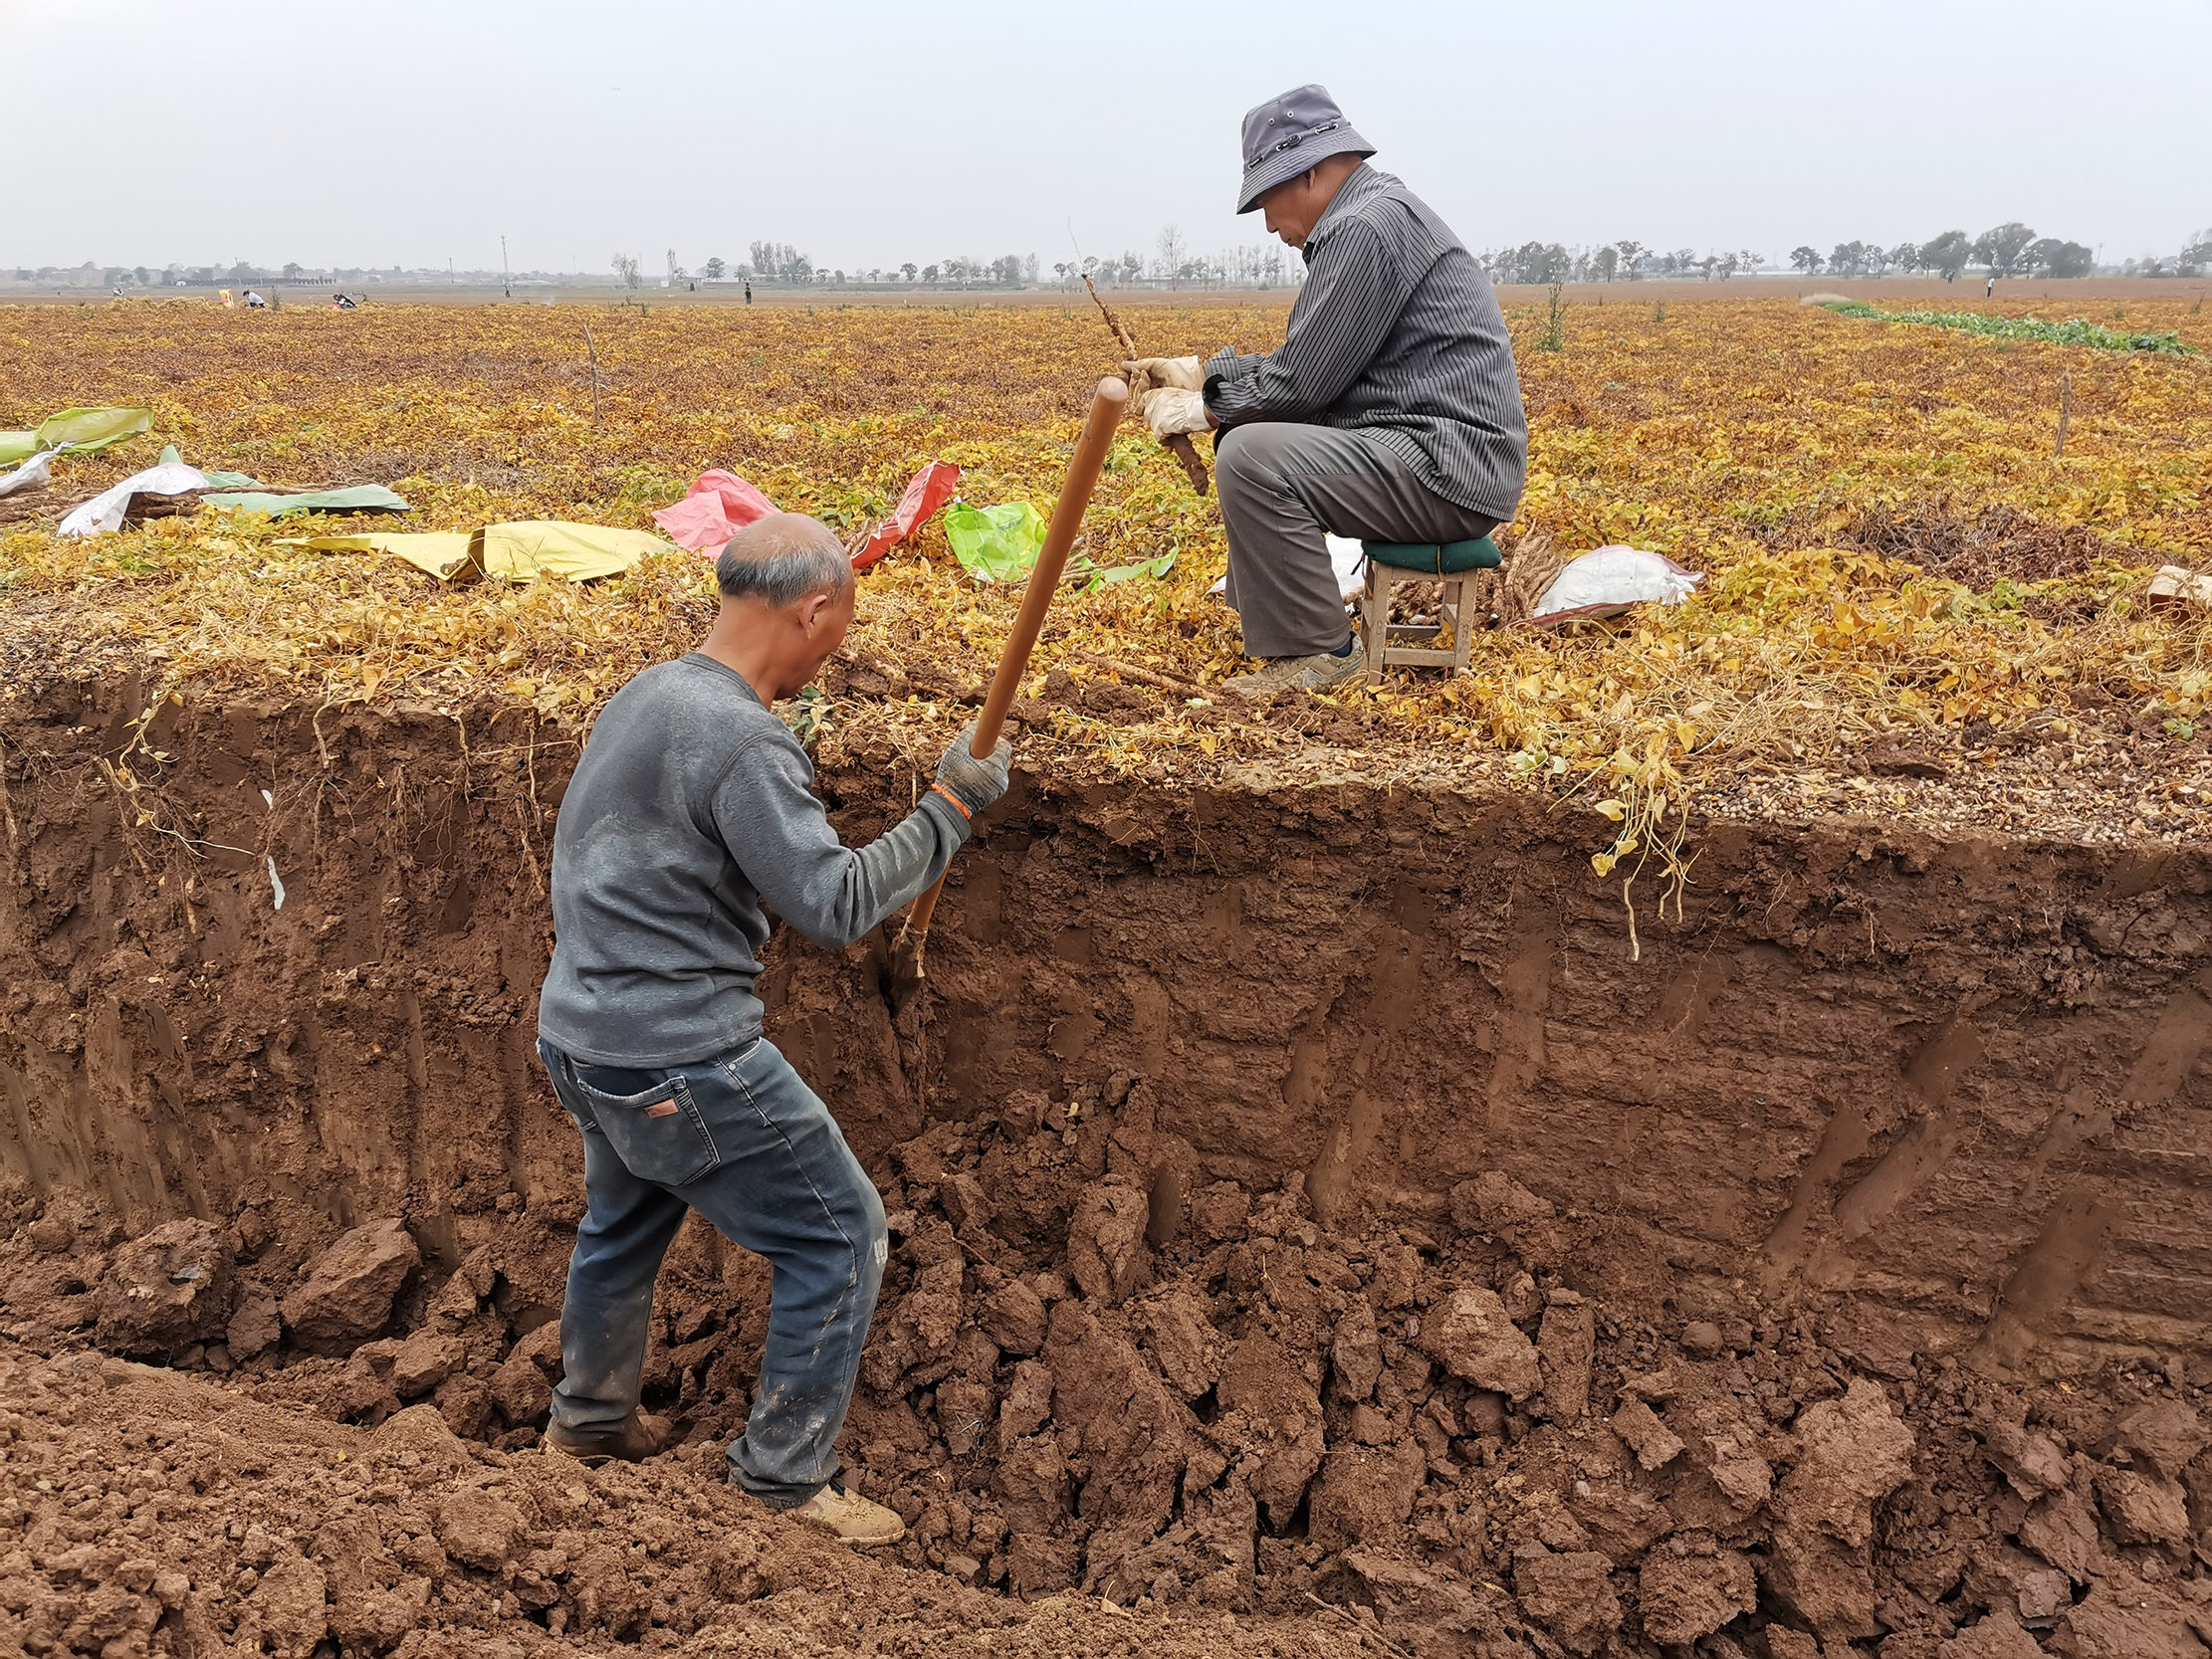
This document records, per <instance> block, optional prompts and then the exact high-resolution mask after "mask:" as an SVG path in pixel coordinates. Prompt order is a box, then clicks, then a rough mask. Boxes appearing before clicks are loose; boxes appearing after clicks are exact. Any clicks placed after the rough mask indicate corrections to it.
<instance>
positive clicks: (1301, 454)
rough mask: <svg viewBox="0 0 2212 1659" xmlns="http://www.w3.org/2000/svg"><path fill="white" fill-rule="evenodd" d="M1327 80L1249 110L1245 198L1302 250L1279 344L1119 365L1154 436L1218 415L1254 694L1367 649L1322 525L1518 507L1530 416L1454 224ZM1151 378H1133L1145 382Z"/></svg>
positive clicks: (1428, 528)
mask: <svg viewBox="0 0 2212 1659" xmlns="http://www.w3.org/2000/svg"><path fill="white" fill-rule="evenodd" d="M1374 153H1375V148H1374V146H1373V145H1372V144H1370V143H1368V141H1367V140H1366V139H1364V138H1362V137H1361V136H1360V135H1359V133H1358V132H1356V131H1354V130H1353V128H1352V126H1351V124H1350V123H1349V122H1347V121H1346V120H1345V118H1344V114H1343V111H1341V110H1340V109H1338V108H1337V106H1336V103H1335V101H1334V100H1332V99H1331V98H1330V97H1329V95H1328V93H1327V91H1326V90H1325V89H1323V88H1321V87H1317V86H1315V87H1300V88H1298V89H1297V90H1296V91H1294V92H1288V93H1285V94H1283V95H1282V96H1281V97H1280V98H1277V99H1273V100H1270V101H1269V102H1268V103H1266V104H1261V105H1259V107H1258V108H1256V109H1254V110H1252V111H1251V112H1250V113H1249V114H1247V115H1245V117H1244V182H1243V185H1242V187H1241V189H1240V190H1239V191H1238V193H1237V198H1236V211H1237V212H1239V213H1249V212H1250V211H1251V210H1252V209H1253V208H1255V207H1256V208H1259V209H1261V210H1263V211H1264V212H1265V214H1266V217H1267V228H1268V229H1269V230H1270V231H1272V232H1274V233H1275V234H1276V235H1277V236H1279V237H1281V238H1282V239H1283V241H1284V242H1286V243H1288V244H1289V245H1290V246H1291V247H1293V248H1296V249H1300V250H1302V251H1303V253H1304V255H1305V261H1306V281H1305V286H1304V287H1303V288H1302V289H1301V290H1300V291H1299V294H1298V300H1297V303H1296V304H1295V305H1293V306H1292V307H1291V309H1290V326H1289V329H1288V331H1287V333H1286V334H1285V335H1284V338H1283V342H1282V344H1281V345H1280V346H1279V347H1278V348H1277V349H1275V350H1273V351H1270V352H1267V353H1265V354H1264V355H1259V354H1240V353H1238V352H1237V351H1235V350H1234V349H1224V350H1222V351H1220V352H1218V353H1217V354H1216V355H1215V357H1214V358H1213V359H1212V360H1211V361H1210V362H1208V363H1207V364H1206V365H1205V367H1204V368H1201V367H1200V366H1199V360H1198V358H1196V357H1178V358H1165V357H1148V358H1144V359H1141V360H1139V361H1135V362H1131V363H1128V364H1125V365H1124V366H1125V368H1127V369H1128V370H1129V371H1130V372H1131V373H1132V374H1133V375H1135V374H1138V373H1142V374H1143V375H1145V376H1146V377H1147V378H1148V379H1149V380H1150V382H1151V385H1152V388H1153V389H1152V390H1150V391H1148V392H1146V393H1145V394H1144V404H1143V407H1144V415H1145V419H1146V421H1147V422H1148V423H1149V424H1150V425H1151V427H1152V429H1153V431H1154V432H1155V433H1156V434H1158V435H1159V436H1160V437H1162V438H1167V437H1169V436H1172V435H1173V434H1175V433H1179V432H1205V431H1208V430H1210V429H1213V428H1219V429H1221V430H1220V436H1219V437H1218V438H1217V439H1216V440H1215V465H1216V471H1217V476H1218V478H1219V480H1220V495H1221V522H1222V524H1223V526H1224V527H1225V529H1226V530H1227V532H1228V602H1229V603H1230V604H1231V605H1232V606H1234V607H1235V609H1236V613H1237V617H1238V619H1239V620H1240V621H1241V623H1242V625H1243V631H1244V650H1245V652H1246V654H1247V655H1250V656H1253V657H1261V658H1265V659H1266V661H1265V662H1264V663H1263V664H1262V665H1261V667H1260V668H1259V670H1258V671H1257V672H1256V673H1252V674H1245V675H1239V676H1238V677H1236V678H1235V679H1232V680H1228V681H1225V682H1223V688H1224V689H1225V690H1228V691H1232V692H1238V693H1241V694H1243V695H1245V696H1247V697H1255V698H1257V697H1265V696H1267V695H1269V694H1270V693H1273V692H1276V691H1280V690H1283V689H1285V688H1303V689H1305V690H1307V691H1326V690H1329V689H1330V688H1332V687H1335V686H1340V685H1343V684H1346V683H1347V682H1349V681H1351V680H1352V679H1353V678H1354V677H1355V676H1357V675H1358V674H1359V673H1360V671H1361V670H1362V668H1363V667H1364V666H1365V661H1364V658H1363V656H1362V654H1361V651H1360V648H1359V645H1358V642H1357V641H1356V640H1355V639H1354V638H1353V636H1352V633H1351V630H1350V628H1349V627H1348V626H1347V625H1346V623H1345V617H1344V600H1343V596H1342V594H1341V592H1340V591H1339V589H1338V586H1337V579H1336V573H1335V571H1334V569H1333V568H1332V567H1331V565H1330V563H1329V550H1328V546H1327V544H1326V542H1325V541H1324V539H1323V532H1324V531H1333V532H1334V533H1336V534H1338V535H1348V536H1357V537H1359V538H1360V539H1362V540H1373V541H1397V542H1428V541H1434V542H1449V541H1462V540H1473V539H1476V538H1478V537H1480V536H1484V535H1487V534H1489V533H1490V531H1491V530H1493V529H1495V528H1496V527H1497V526H1498V525H1499V524H1500V523H1502V522H1503V521H1504V520H1506V519H1507V518H1511V517H1512V516H1513V510H1514V508H1515V507H1516V506H1518V505H1519V502H1520V497H1521V485H1522V483H1523V481H1524V480H1525V478H1526V476H1527V471H1528V425H1527V422H1526V420H1525V419H1524V418H1523V416H1522V414H1521V393H1520V382H1519V380H1518V378H1517V377H1516V376H1515V374H1514V370H1513V348H1512V342H1511V340H1510V339H1509V338H1508V336H1507V334H1506V331H1505V318H1504V316H1503V314H1502V313H1501V312H1500V311H1498V304H1497V296H1496V295H1495V294H1493V293H1492V292H1491V290H1490V282H1489V279H1488V278H1487V277H1486V276H1484V275H1483V272H1482V267H1481V266H1479V265H1477V264H1476V263H1475V261H1474V257H1473V256H1472V255H1471V254H1469V253H1468V252H1467V250H1466V248H1465V246H1464V245H1463V244H1461V242H1460V241H1459V239H1458V238H1457V237H1456V236H1454V235H1453V234H1452V233H1451V230H1450V227H1448V226H1447V225H1445V224H1444V222H1443V221H1442V220H1441V219H1439V218H1438V217H1437V215H1436V214H1435V212H1434V211H1432V210H1431V209H1430V207H1429V206H1428V204H1427V203H1425V202H1423V201H1422V200H1421V199H1420V198H1419V197H1418V196H1416V195H1414V193H1413V192H1412V191H1410V190H1408V189H1407V188H1406V187H1405V185H1403V184H1401V183H1400V182H1399V181H1398V180H1397V179H1396V178H1394V177H1393V176H1391V175H1390V174H1389V173H1386V172H1382V171H1380V170H1379V169H1377V168H1375V167H1371V166H1369V165H1368V164H1367V162H1366V161H1365V159H1364V158H1365V157H1367V156H1370V155H1373V154H1374ZM1140 383H1141V382H1140Z"/></svg>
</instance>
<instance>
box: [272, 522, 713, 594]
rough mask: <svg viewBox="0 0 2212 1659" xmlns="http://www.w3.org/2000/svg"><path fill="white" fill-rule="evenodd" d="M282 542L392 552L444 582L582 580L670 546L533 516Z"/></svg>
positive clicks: (634, 533)
mask: <svg viewBox="0 0 2212 1659" xmlns="http://www.w3.org/2000/svg"><path fill="white" fill-rule="evenodd" d="M286 545H287V546H293V547H313V548H316V549H317V550H318V551H321V552H331V553H390V554H393V555H394V556H395V557H398V558H403V559H405V560H406V561H407V562H408V563H409V564H412V565H414V566H415V567H416V568H417V569H418V570H424V571H427V572H428V573H429V574H431V575H433V576H435V577H437V578H438V580H439V581H441V582H473V581H475V580H477V579H478V578H479V577H482V576H497V577H499V578H500V579H501V580H503V581H511V582H527V581H530V580H532V579H533V578H535V577H538V576H564V577H566V578H567V579H568V580H569V581H571V582H587V581H590V580H591V579H592V578H594V577H597V576H615V575H620V574H621V573H622V572H623V571H625V570H628V569H631V568H633V567H634V566H635V565H636V564H637V561H638V560H639V559H641V558H643V557H644V556H645V555H646V554H647V553H654V552H665V551H667V550H668V548H669V546H670V543H668V542H667V541H664V540H662V539H661V538H660V537H659V536H657V535H654V534H652V533H651V532H650V531H647V530H626V529H615V528H612V527H610V526H608V525H605V524H570V523H563V522H561V521H559V520H557V519H551V518H537V519H520V520H517V521H516V522H514V523H507V524H487V525H485V526H484V527H483V528H482V529H479V530H412V531H382V530H378V531H370V532H367V533H364V534H360V535H312V536H306V537H302V538H299V539H295V540H288V541H287V542H286Z"/></svg>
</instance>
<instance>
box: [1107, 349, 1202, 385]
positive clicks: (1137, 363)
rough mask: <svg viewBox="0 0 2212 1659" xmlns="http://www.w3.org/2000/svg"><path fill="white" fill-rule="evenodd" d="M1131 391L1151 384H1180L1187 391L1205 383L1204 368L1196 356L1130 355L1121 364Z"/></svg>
mask: <svg viewBox="0 0 2212 1659" xmlns="http://www.w3.org/2000/svg"><path fill="white" fill-rule="evenodd" d="M1121 371H1122V373H1123V374H1124V375H1125V376H1127V377H1128V380H1129V389H1130V390H1131V391H1143V390H1145V389H1147V388H1148V387H1152V386H1181V387H1182V388H1183V389H1184V390H1185V391H1187V392H1195V391H1200V390H1203V389H1204V388H1205V385H1206V370H1205V369H1203V368H1202V367H1200V366H1199V360H1198V358H1196V357H1132V358H1130V359H1129V360H1128V361H1127V362H1125V363H1123V364H1122V365H1121Z"/></svg>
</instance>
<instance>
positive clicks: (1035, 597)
mask: <svg viewBox="0 0 2212 1659" xmlns="http://www.w3.org/2000/svg"><path fill="white" fill-rule="evenodd" d="M1128 404H1129V388H1128V387H1127V386H1126V385H1124V384H1123V383H1122V382H1121V381H1120V380H1117V379H1114V378H1112V377H1111V376H1109V377H1108V378H1106V379H1104V380H1101V381H1100V382H1099V383H1098V391H1097V392H1096V393H1095V394H1094V395H1093V396H1092V398H1091V412H1090V414H1089V415H1088V416H1086V417H1085V418H1084V421H1083V436H1082V437H1081V438H1080V439H1078V440H1077V441H1076V445H1075V459H1074V460H1072V461H1070V462H1069V463H1068V467H1067V482H1066V483H1064V484H1062V485H1061V486H1060V499H1059V501H1058V502H1057V503H1056V504H1055V505H1054V506H1053V509H1052V519H1051V522H1050V523H1048V524H1046V525H1045V528H1044V546H1043V547H1042V548H1041V549H1040V550H1039V551H1038V553H1037V563H1036V568H1035V569H1034V570H1032V571H1031V572H1030V573H1029V583H1028V586H1027V587H1026V588H1024V589H1023V590H1022V594H1021V608H1020V609H1019V610H1018V611H1016V612H1015V613H1014V618H1013V632H1012V633H1010V634H1008V635H1007V636H1006V646H1005V649H1004V650H1003V651H1001V652H999V653H998V672H997V673H995V674H994V675H993V676H992V677H991V690H990V692H989V693H987V694H986V695H985V697H984V706H983V710H982V712H981V713H979V714H978V715H977V716H976V735H975V736H974V737H972V738H971V739H969V743H968V752H969V753H971V754H973V755H974V756H975V757H976V758H977V759H979V760H981V759H983V758H984V757H985V756H986V755H988V754H990V753H991V751H992V750H993V749H995V748H996V747H997V746H998V733H999V731H1000V730H1001V729H1002V728H1003V727H1004V726H1005V724H1006V712H1007V711H1008V710H1009V709H1011V708H1012V707H1013V700H1014V697H1015V695H1016V694H1017V693H1018V692H1019V691H1020V689H1021V674H1022V671H1023V670H1024V669H1026V668H1027V667H1028V666H1029V653H1030V652H1031V651H1032V650H1034V649H1035V648H1036V643H1037V635H1038V634H1039V633H1040V632H1041V631H1042V630H1043V628H1044V612H1045V608H1046V607H1047V606H1048V605H1050V604H1051V603H1052V590H1053V589H1054V588H1056V587H1058V586H1059V585H1060V572H1061V571H1062V570H1063V569H1065V568H1066V566H1067V555H1068V549H1069V548H1070V547H1072V546H1073V545H1074V544H1075V532H1076V531H1077V530H1078V529H1080V528H1082V525H1083V511H1084V509H1086V508H1088V507H1089V506H1090V504H1091V490H1092V488H1093V487H1094V486H1096V484H1097V483H1098V475H1099V472H1100V470H1101V469H1102V468H1104V466H1105V465H1106V451H1107V450H1108V449H1110V448H1111V447H1112V446H1113V442H1114V428H1115V427H1116V426H1118V425H1120V424H1121V415H1122V410H1123V409H1125V408H1127V407H1128ZM944 891H945V878H944V877H943V876H940V877H938V878H937V885H936V886H935V887H933V888H931V889H930V890H929V891H928V892H927V893H925V894H923V895H922V897H921V898H919V899H917V900H915V901H914V908H913V909H912V910H910V911H908V912H907V913H906V920H905V921H904V922H902V923H901V924H900V925H899V935H898V937H897V938H896V939H895V940H893V941H892V945H891V962H890V966H889V968H888V969H887V970H886V971H885V974H884V980H883V994H884V999H885V1000H886V1001H888V1002H889V1003H890V1004H891V1011H892V1013H894V1014H896V1013H898V1012H899V1011H900V1010H901V1009H903V1008H904V1007H905V1006H906V1005H907V1004H908V1003H909V1002H911V1001H913V1000H914V996H915V993H916V992H918V991H919V990H921V988H922V980H923V978H924V977H925V975H924V973H923V968H922V946H923V945H924V944H926V943H927V942H928V940H929V932H930V918H931V917H932V916H933V915H935V914H936V911H937V897H938V895H939V894H941V893H943V892H944Z"/></svg>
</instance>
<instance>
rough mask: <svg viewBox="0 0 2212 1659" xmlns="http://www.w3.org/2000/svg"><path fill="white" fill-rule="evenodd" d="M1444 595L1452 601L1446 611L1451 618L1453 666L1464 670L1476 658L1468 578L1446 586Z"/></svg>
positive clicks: (1462, 577)
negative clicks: (1468, 601) (1468, 597)
mask: <svg viewBox="0 0 2212 1659" xmlns="http://www.w3.org/2000/svg"><path fill="white" fill-rule="evenodd" d="M1444 594H1445V596H1446V597H1447V598H1448V599H1449V600H1450V601H1451V602H1450V604H1449V605H1448V606H1446V607H1445V608H1446V610H1447V611H1448V612H1449V613H1450V616H1451V666H1452V668H1453V669H1454V670H1457V669H1463V668H1465V667H1466V666H1467V664H1468V663H1469V662H1471V661H1472V660H1473V657H1474V617H1473V614H1472V613H1471V612H1470V611H1469V609H1468V607H1467V578H1466V577H1465V576H1463V575H1462V576H1461V577H1459V578H1458V580H1456V581H1452V582H1446V583H1445V584H1444Z"/></svg>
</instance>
